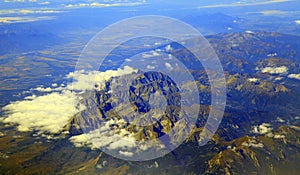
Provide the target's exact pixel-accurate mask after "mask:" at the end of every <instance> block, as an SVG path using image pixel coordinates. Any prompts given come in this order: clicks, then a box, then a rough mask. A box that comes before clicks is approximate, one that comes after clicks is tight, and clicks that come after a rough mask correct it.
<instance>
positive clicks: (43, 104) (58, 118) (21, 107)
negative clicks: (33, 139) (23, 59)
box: [2, 91, 84, 134]
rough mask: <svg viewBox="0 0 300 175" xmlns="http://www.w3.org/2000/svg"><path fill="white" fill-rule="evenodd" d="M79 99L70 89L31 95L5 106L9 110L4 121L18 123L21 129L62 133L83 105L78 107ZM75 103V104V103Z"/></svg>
mask: <svg viewBox="0 0 300 175" xmlns="http://www.w3.org/2000/svg"><path fill="white" fill-rule="evenodd" d="M78 101H79V99H78V97H76V96H74V94H73V93H71V92H70V91H64V92H61V93H57V92H55V93H51V94H48V95H44V96H39V97H36V96H31V97H30V98H27V100H24V101H18V102H14V103H11V104H9V105H7V106H5V107H4V108H3V109H4V110H6V111H8V117H6V118H5V119H4V120H3V121H2V122H3V123H12V124H17V125H18V126H17V128H18V130H19V131H32V130H40V131H44V132H50V133H53V134H55V133H60V132H61V131H62V130H63V128H64V126H65V125H66V124H68V122H69V120H70V118H71V117H72V116H73V115H74V114H75V113H76V112H78V111H80V110H83V109H84V108H83V107H79V108H76V104H77V102H78ZM74 104H75V105H74Z"/></svg>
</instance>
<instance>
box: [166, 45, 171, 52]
mask: <svg viewBox="0 0 300 175" xmlns="http://www.w3.org/2000/svg"><path fill="white" fill-rule="evenodd" d="M172 50H173V48H172V47H171V45H170V44H169V45H167V46H166V51H167V52H170V51H172Z"/></svg>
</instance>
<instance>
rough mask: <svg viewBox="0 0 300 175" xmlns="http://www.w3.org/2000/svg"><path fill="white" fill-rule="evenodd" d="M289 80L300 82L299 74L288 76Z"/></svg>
mask: <svg viewBox="0 0 300 175" xmlns="http://www.w3.org/2000/svg"><path fill="white" fill-rule="evenodd" d="M288 77H289V78H293V79H297V80H300V74H290V75H288Z"/></svg>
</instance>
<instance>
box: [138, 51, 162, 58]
mask: <svg viewBox="0 0 300 175" xmlns="http://www.w3.org/2000/svg"><path fill="white" fill-rule="evenodd" d="M157 56H160V53H159V52H157V51H151V52H150V53H143V54H142V57H143V58H152V57H157Z"/></svg>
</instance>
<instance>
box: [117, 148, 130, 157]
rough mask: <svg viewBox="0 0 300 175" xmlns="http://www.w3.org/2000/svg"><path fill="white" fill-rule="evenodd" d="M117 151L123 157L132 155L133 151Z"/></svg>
mask: <svg viewBox="0 0 300 175" xmlns="http://www.w3.org/2000/svg"><path fill="white" fill-rule="evenodd" d="M119 153H120V154H121V155H123V156H125V157H132V156H133V155H134V154H133V152H128V151H122V150H120V151H119Z"/></svg>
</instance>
